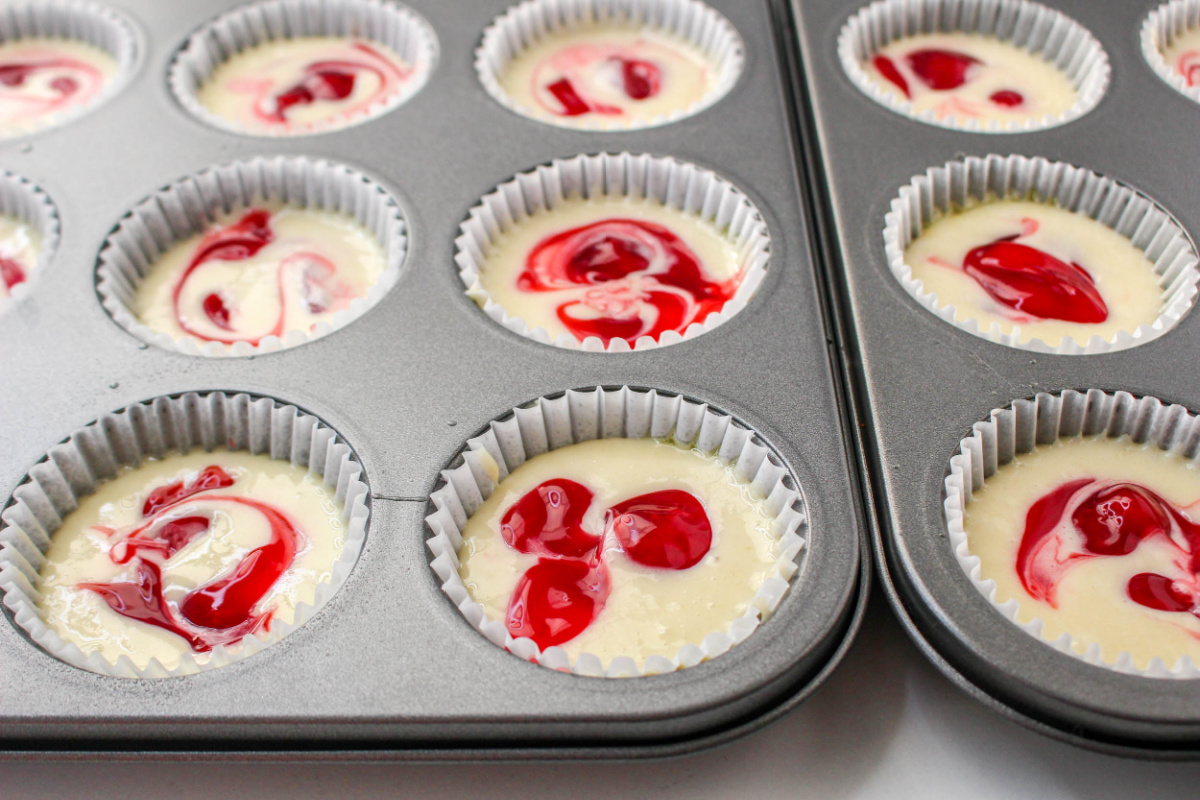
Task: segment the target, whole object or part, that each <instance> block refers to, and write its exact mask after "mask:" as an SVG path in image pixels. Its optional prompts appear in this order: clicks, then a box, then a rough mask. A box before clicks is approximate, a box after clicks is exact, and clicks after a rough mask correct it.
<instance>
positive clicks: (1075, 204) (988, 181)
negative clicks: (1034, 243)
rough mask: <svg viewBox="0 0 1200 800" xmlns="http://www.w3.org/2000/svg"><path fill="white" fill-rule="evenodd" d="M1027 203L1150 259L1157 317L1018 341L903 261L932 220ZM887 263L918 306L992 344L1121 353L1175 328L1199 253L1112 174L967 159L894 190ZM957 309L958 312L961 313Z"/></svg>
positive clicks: (1197, 274)
mask: <svg viewBox="0 0 1200 800" xmlns="http://www.w3.org/2000/svg"><path fill="white" fill-rule="evenodd" d="M1003 199H1020V200H1032V201H1035V202H1038V203H1045V204H1048V205H1052V206H1057V207H1059V208H1062V209H1065V210H1067V211H1071V212H1074V213H1077V214H1081V215H1083V216H1086V217H1088V218H1090V219H1093V220H1095V221H1097V222H1099V223H1101V224H1103V225H1104V226H1105V227H1108V228H1110V229H1112V230H1114V231H1116V232H1117V233H1118V234H1120V235H1121V236H1123V237H1125V238H1126V239H1128V240H1129V241H1130V242H1132V244H1133V245H1134V246H1135V247H1136V248H1137V249H1139V250H1141V251H1142V252H1143V253H1144V254H1145V256H1146V258H1147V259H1149V260H1150V261H1151V262H1152V263H1153V267H1154V273H1155V275H1156V279H1157V283H1158V286H1159V287H1161V289H1162V305H1161V306H1160V309H1159V313H1158V317H1157V318H1156V319H1155V320H1154V321H1153V322H1152V323H1148V324H1143V325H1140V326H1138V327H1137V328H1136V329H1134V330H1129V331H1124V330H1123V331H1119V332H1118V333H1116V334H1115V335H1114V336H1112V337H1111V338H1108V339H1105V338H1102V337H1100V336H1092V337H1091V338H1090V339H1089V340H1088V341H1087V342H1086V344H1083V345H1081V344H1079V343H1078V342H1077V341H1076V340H1075V339H1074V338H1072V337H1070V336H1066V337H1064V338H1063V340H1062V341H1061V342H1060V343H1059V344H1057V345H1055V346H1050V345H1048V344H1047V343H1045V342H1043V341H1042V340H1041V339H1030V340H1028V341H1021V329H1020V327H1019V326H1017V327H1015V328H1014V329H1013V330H1012V331H1010V332H1008V333H1005V332H1004V331H1003V330H1002V329H1001V327H1000V325H999V324H992V325H990V326H989V327H988V328H986V329H985V328H984V327H983V326H982V325H981V324H980V322H979V321H978V320H976V319H973V318H971V317H970V315H969V313H968V312H966V311H963V310H962V309H958V308H956V307H955V306H953V305H950V304H948V303H946V302H945V301H944V300H942V299H940V298H939V297H938V296H937V295H936V294H935V293H933V292H930V291H928V290H927V289H926V288H925V286H924V284H923V283H922V282H921V281H920V280H919V279H917V278H915V277H914V276H913V270H912V267H911V266H910V265H908V264H907V263H905V255H904V254H905V250H906V249H907V248H908V246H909V245H910V244H912V243H913V242H914V241H915V240H916V239H917V238H918V237H920V235H921V232H922V231H923V230H924V229H925V227H926V226H928V225H929V224H930V223H932V222H933V221H935V220H936V219H938V218H940V217H942V216H946V215H949V214H952V213H953V212H955V211H958V210H962V209H966V208H970V207H971V206H974V205H977V204H980V203H983V202H986V201H989V200H1003ZM883 240H884V250H885V253H886V256H887V263H888V268H889V269H890V270H891V273H892V274H893V275H894V276H895V278H896V280H898V281H899V282H900V285H901V286H903V287H904V290H905V291H906V292H908V294H909V295H911V296H912V297H913V299H915V300H916V301H917V302H918V303H919V304H920V305H921V306H922V307H924V308H926V309H928V310H929V311H930V312H931V313H932V314H934V315H935V316H937V317H939V318H941V319H943V320H945V321H946V322H949V323H950V324H951V325H954V326H955V327H957V328H959V329H961V330H964V331H966V332H968V333H970V334H972V335H974V336H979V337H981V338H983V339H987V340H989V341H993V342H996V343H998V344H1003V345H1007V346H1009V347H1015V348H1019V349H1022V350H1029V351H1032V352H1036V353H1056V354H1059V355H1092V354H1096V353H1108V352H1114V351H1117V350H1125V349H1128V348H1130V347H1136V346H1137V345H1140V344H1144V343H1146V342H1149V341H1152V340H1154V339H1156V338H1158V337H1159V336H1162V335H1163V334H1165V333H1167V332H1168V331H1170V330H1171V329H1172V328H1174V327H1175V326H1176V325H1177V324H1178V323H1179V321H1180V320H1181V319H1182V318H1183V317H1184V315H1186V314H1187V313H1188V312H1189V311H1190V310H1191V308H1192V305H1193V304H1194V303H1195V300H1196V292H1197V288H1196V284H1197V282H1198V281H1200V270H1198V269H1197V264H1198V263H1200V255H1198V254H1197V251H1196V246H1195V244H1194V243H1193V242H1192V240H1191V237H1190V236H1189V235H1188V234H1187V232H1186V231H1185V230H1184V229H1183V227H1182V226H1181V225H1180V224H1179V222H1178V221H1176V220H1175V218H1174V217H1173V216H1172V215H1171V214H1170V212H1168V211H1167V210H1165V209H1164V208H1162V207H1161V206H1159V205H1158V204H1157V203H1156V202H1154V201H1153V200H1152V199H1150V198H1149V197H1146V196H1145V195H1143V194H1141V193H1140V192H1138V191H1137V190H1135V189H1132V188H1130V187H1128V186H1125V185H1123V184H1121V183H1118V182H1117V181H1116V180H1114V179H1112V178H1107V177H1104V176H1102V175H1098V174H1097V173H1095V172H1092V171H1091V170H1088V169H1084V168H1082V167H1077V166H1073V165H1070V164H1064V163H1061V162H1054V161H1047V160H1046V159H1044V158H1027V157H1025V156H1019V155H1012V156H1007V157H1006V156H999V155H989V156H987V157H986V158H978V157H976V156H969V157H967V158H965V159H962V160H960V161H950V162H947V163H946V164H945V165H943V166H940V167H932V168H930V169H929V170H927V171H926V172H925V173H924V174H922V175H917V176H915V177H913V179H912V181H911V182H909V183H908V184H907V185H906V186H904V187H902V188H901V189H900V193H899V195H898V196H897V197H896V198H895V199H894V200H892V204H891V210H890V211H889V212H888V213H887V215H886V217H885V221H884V231H883ZM960 313H961V315H962V317H961V318H960Z"/></svg>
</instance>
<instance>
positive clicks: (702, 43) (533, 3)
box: [475, 0, 745, 131]
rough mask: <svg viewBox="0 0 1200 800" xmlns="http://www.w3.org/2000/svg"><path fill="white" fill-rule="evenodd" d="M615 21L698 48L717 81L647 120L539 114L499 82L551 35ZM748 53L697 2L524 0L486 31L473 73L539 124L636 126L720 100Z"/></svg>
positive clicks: (613, 128)
mask: <svg viewBox="0 0 1200 800" xmlns="http://www.w3.org/2000/svg"><path fill="white" fill-rule="evenodd" d="M606 22H617V23H622V24H630V25H644V26H647V27H649V28H653V29H656V30H659V31H663V32H665V33H669V34H674V35H676V36H679V37H680V38H682V39H684V40H685V41H687V42H689V43H690V44H692V45H695V46H696V47H697V48H699V49H700V50H701V51H702V52H703V53H704V54H705V55H706V56H707V57H708V58H709V60H711V61H712V63H713V64H714V65H715V66H716V70H717V80H716V82H715V83H714V85H713V87H712V89H711V90H710V91H709V92H708V94H706V95H705V96H704V97H703V98H702V99H701V100H699V101H698V102H696V103H694V104H693V105H692V106H690V107H689V108H684V109H680V110H678V111H675V112H673V113H671V114H667V115H664V116H660V117H655V118H654V119H651V120H649V121H646V122H621V121H616V120H610V119H607V118H604V119H595V120H592V119H587V120H580V121H573V122H569V121H559V120H551V119H546V118H545V117H541V116H536V115H534V114H532V113H531V111H530V110H529V109H527V108H525V107H524V106H523V105H521V104H519V103H517V102H516V101H515V100H514V99H513V98H512V97H511V96H509V94H508V92H506V91H504V89H503V88H502V87H501V86H500V76H501V75H503V74H504V71H505V69H507V68H508V65H509V64H510V63H511V62H512V60H513V58H515V57H516V56H517V55H518V54H520V53H521V52H522V51H523V50H526V49H528V48H529V47H531V46H533V45H535V44H537V43H538V42H539V41H541V40H542V38H544V37H545V36H546V35H547V34H552V33H557V32H559V31H564V30H566V31H569V30H573V29H575V28H579V27H582V26H585V25H594V24H602V23H606ZM744 62H745V51H744V49H743V46H742V38H741V37H740V36H739V35H738V32H737V30H736V29H735V28H734V27H733V25H731V24H730V23H729V21H728V20H727V19H725V18H724V17H723V16H721V15H720V14H718V13H717V12H716V11H714V10H713V9H711V8H709V7H708V6H706V5H705V4H703V3H701V2H698V0H525V2H523V3H521V4H520V5H517V6H513V7H512V8H510V9H509V10H508V11H506V12H505V13H504V14H503V15H501V16H500V17H497V18H496V19H495V20H494V21H493V22H492V24H491V25H489V26H488V28H487V30H485V31H484V32H483V42H482V43H481V44H480V45H479V48H478V49H477V50H476V51H475V71H476V72H477V73H478V75H479V82H480V83H481V84H483V88H484V89H485V90H486V91H487V93H488V94H490V95H491V96H492V98H493V99H494V100H495V101H496V102H497V103H499V104H500V105H502V106H504V107H505V108H507V109H508V110H510V111H512V112H513V113H516V114H520V115H521V116H523V117H527V118H529V119H532V120H536V121H537V122H542V123H545V124H547V125H555V126H557V127H562V128H573V129H576V130H608V131H622V130H637V129H641V128H653V127H657V126H659V125H666V124H668V123H671V122H675V121H677V120H681V119H684V118H686V117H690V116H693V115H695V114H699V113H700V112H701V111H703V110H704V109H706V108H708V107H709V106H711V105H713V104H714V103H716V102H717V101H718V100H720V99H721V98H722V97H724V96H725V95H727V94H729V91H730V90H731V89H732V88H733V86H734V84H736V83H737V80H738V78H739V77H740V76H741V74H742V67H743V65H744Z"/></svg>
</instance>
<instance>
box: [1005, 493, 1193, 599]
mask: <svg viewBox="0 0 1200 800" xmlns="http://www.w3.org/2000/svg"><path fill="white" fill-rule="evenodd" d="M1151 539H1154V540H1157V541H1160V542H1161V543H1162V544H1165V545H1166V546H1167V547H1168V548H1170V549H1171V550H1172V551H1174V552H1175V554H1176V555H1175V556H1174V557H1172V558H1171V559H1170V561H1171V565H1172V566H1173V567H1174V568H1175V569H1176V570H1178V574H1177V576H1176V577H1174V578H1171V577H1167V576H1165V575H1160V574H1157V573H1151V572H1142V573H1138V574H1137V575H1134V576H1133V577H1132V578H1131V579H1130V580H1129V582H1128V584H1127V585H1126V594H1127V596H1128V597H1129V598H1130V599H1131V600H1133V602H1135V603H1138V604H1139V605H1143V606H1146V607H1147V608H1153V609H1156V610H1159V611H1168V612H1180V613H1184V612H1186V613H1191V614H1195V615H1197V616H1200V525H1197V524H1196V523H1194V522H1192V520H1191V519H1190V518H1189V517H1188V516H1187V515H1186V514H1184V513H1183V511H1182V510H1180V509H1179V508H1176V507H1175V506H1174V505H1173V504H1172V503H1171V502H1170V501H1168V500H1166V499H1165V498H1163V497H1162V496H1160V495H1159V494H1157V493H1156V492H1154V491H1153V490H1152V489H1148V488H1146V487H1144V486H1141V485H1138V484H1135V483H1118V482H1115V481H1098V480H1093V479H1091V478H1081V479H1079V480H1075V481H1070V482H1068V483H1065V484H1063V485H1062V486H1059V487H1058V488H1056V489H1054V490H1053V491H1051V492H1049V493H1047V494H1045V495H1043V496H1042V497H1041V498H1039V499H1038V500H1037V502H1035V503H1034V504H1033V506H1031V507H1030V509H1029V512H1028V514H1027V515H1026V518H1025V530H1024V533H1023V535H1022V537H1021V544H1020V547H1019V549H1018V552H1017V561H1016V571H1017V576H1018V577H1019V578H1020V580H1021V585H1022V586H1024V587H1025V591H1026V592H1028V593H1029V595H1030V596H1031V597H1033V598H1035V599H1037V600H1041V601H1042V602H1045V603H1048V604H1049V605H1050V606H1051V607H1054V608H1057V607H1058V604H1057V598H1056V592H1057V589H1058V585H1059V583H1060V582H1061V581H1062V578H1063V575H1064V574H1065V573H1066V571H1067V570H1068V569H1069V568H1070V567H1071V566H1072V565H1074V564H1076V563H1079V562H1080V561H1084V560H1088V559H1092V558H1121V557H1124V556H1128V555H1129V554H1131V553H1133V552H1135V551H1136V550H1137V549H1138V548H1139V547H1140V546H1141V545H1142V543H1143V542H1145V541H1147V540H1151Z"/></svg>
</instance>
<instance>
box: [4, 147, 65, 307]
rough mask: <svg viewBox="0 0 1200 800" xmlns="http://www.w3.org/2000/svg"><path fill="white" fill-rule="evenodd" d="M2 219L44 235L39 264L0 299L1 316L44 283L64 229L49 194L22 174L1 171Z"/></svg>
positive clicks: (42, 236) (38, 259)
mask: <svg viewBox="0 0 1200 800" xmlns="http://www.w3.org/2000/svg"><path fill="white" fill-rule="evenodd" d="M0 216H6V217H12V218H13V219H17V220H20V221H21V222H24V223H26V224H27V225H31V226H32V227H33V228H34V229H35V230H37V232H38V235H39V236H41V239H42V243H41V247H40V249H39V251H38V256H37V263H36V264H35V265H34V267H33V269H32V270H31V271H30V273H29V275H27V276H26V279H25V280H24V281H22V282H21V283H18V284H17V285H16V286H14V287H12V289H11V290H10V293H9V295H8V296H7V297H0V313H3V311H4V309H5V308H6V307H7V306H9V305H10V304H12V303H16V302H19V301H20V300H21V299H22V298H24V297H26V296H28V294H29V292H30V291H31V290H32V289H31V287H33V286H36V285H37V283H38V281H39V280H41V275H42V272H43V271H44V270H45V269H46V267H47V266H48V265H49V264H50V261H51V260H52V259H53V258H54V251H55V249H57V247H58V237H59V231H60V228H61V225H60V222H59V218H58V209H56V208H55V207H54V203H53V202H51V200H50V197H49V195H47V194H46V193H45V192H43V191H42V190H41V189H39V188H38V187H37V186H35V185H34V184H32V183H30V182H29V181H28V180H26V179H25V178H22V177H20V176H19V175H14V174H13V173H11V172H7V171H2V170H0Z"/></svg>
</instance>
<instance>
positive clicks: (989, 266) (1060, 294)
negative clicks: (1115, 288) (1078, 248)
mask: <svg viewBox="0 0 1200 800" xmlns="http://www.w3.org/2000/svg"><path fill="white" fill-rule="evenodd" d="M1014 238H1016V237H1015V236H1013V237H1006V238H1003V239H998V240H996V241H994V242H992V243H991V244H985V245H983V246H982V247H976V248H975V249H974V250H972V251H970V252H969V253H967V256H966V258H965V259H963V270H964V271H965V272H966V273H967V274H968V275H970V276H971V277H972V278H974V279H975V280H976V282H978V283H979V285H980V286H981V287H982V288H983V290H984V291H985V292H987V293H988V295H989V296H990V297H991V298H992V299H993V300H995V301H996V302H998V303H1001V304H1003V305H1006V306H1008V307H1009V308H1012V309H1016V310H1017V311H1020V312H1022V313H1025V314H1029V315H1031V316H1034V317H1038V318H1041V319H1061V320H1065V321H1068V322H1079V323H1096V322H1104V320H1106V319H1108V306H1107V305H1105V303H1104V298H1102V297H1101V296H1100V292H1099V291H1098V290H1097V289H1096V284H1095V282H1094V281H1093V280H1092V277H1091V275H1089V274H1088V273H1087V271H1086V270H1085V269H1084V268H1083V267H1081V266H1079V265H1078V264H1066V263H1064V262H1063V261H1060V260H1059V259H1057V258H1055V257H1054V256H1052V255H1050V254H1049V253H1046V252H1045V251H1042V250H1039V249H1038V248H1036V247H1030V246H1029V245H1024V244H1019V243H1017V242H1014V241H1012V239H1014Z"/></svg>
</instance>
